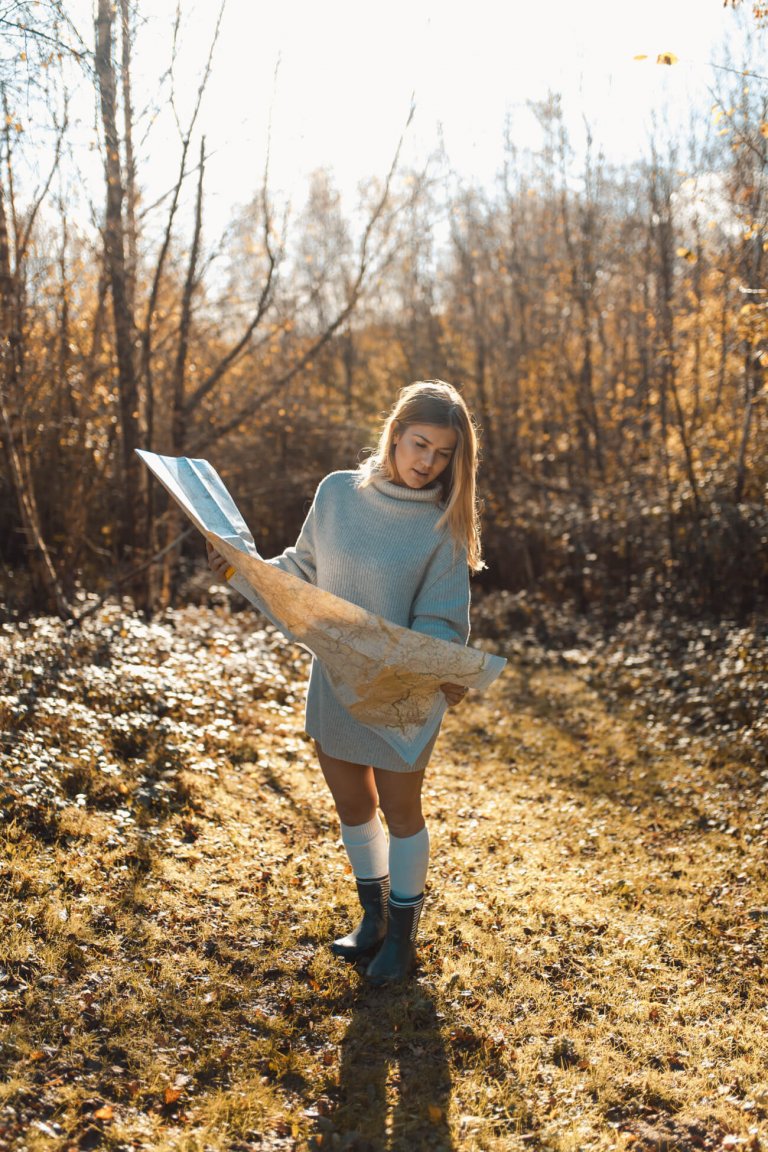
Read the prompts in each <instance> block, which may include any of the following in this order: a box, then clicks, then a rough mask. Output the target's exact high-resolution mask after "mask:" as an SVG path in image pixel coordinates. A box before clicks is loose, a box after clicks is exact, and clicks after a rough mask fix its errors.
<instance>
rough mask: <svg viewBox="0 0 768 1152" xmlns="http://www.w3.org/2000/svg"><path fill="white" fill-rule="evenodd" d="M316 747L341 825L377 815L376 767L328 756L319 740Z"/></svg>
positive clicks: (351, 823) (366, 819) (355, 822)
mask: <svg viewBox="0 0 768 1152" xmlns="http://www.w3.org/2000/svg"><path fill="white" fill-rule="evenodd" d="M315 750H316V752H317V758H318V760H319V761H320V767H321V768H322V770H323V776H324V777H325V782H326V784H327V785H328V787H329V788H330V790H331V795H332V796H333V801H334V804H335V805H336V811H337V812H338V814H339V819H340V820H341V822H342V824H349V825H353V826H354V825H357V824H367V823H368V821H369V820H372V819H373V817H374V816H375V815H376V808H377V805H378V800H379V797H378V794H377V791H376V780H375V778H374V775H373V769H372V768H371V767H367V766H366V765H364V764H353V763H351V762H350V761H349V760H337V759H336V757H335V756H328V755H327V754H326V753H325V752H323V750H322V748H321V747H320V745H319V744H318V743H317V741H315Z"/></svg>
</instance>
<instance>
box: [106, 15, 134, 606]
mask: <svg viewBox="0 0 768 1152" xmlns="http://www.w3.org/2000/svg"><path fill="white" fill-rule="evenodd" d="M113 23H114V9H113V7H112V3H111V0H99V5H98V15H97V19H96V53H95V66H96V76H97V79H98V88H99V96H100V100H101V119H102V125H103V128H104V147H105V152H106V158H105V175H106V181H107V203H106V211H105V219H104V254H105V259H106V267H107V275H108V278H109V284H110V289H111V294H112V315H113V320H114V325H115V348H116V356H117V384H118V393H119V406H120V431H121V440H122V475H123V507H122V522H121V544H122V551H123V555H124V556H125V558H126V559H129V560H130V561H131V563H132V564H135V563H136V562H137V561H139V560H140V559H141V554H142V551H143V547H142V543H143V542H142V540H141V529H142V526H143V525H144V523H145V520H144V517H143V514H142V512H143V503H144V498H145V492H146V483H145V479H144V475H143V473H144V469H142V467H141V462H140V460H139V458H138V456H137V455H136V449H137V448H140V447H141V446H142V443H143V437H142V422H141V396H140V391H139V384H138V376H137V372H136V364H135V358H134V320H133V315H132V312H131V305H130V282H129V269H128V264H127V260H126V226H125V220H124V214H123V208H124V197H125V193H124V188H123V179H122V172H121V166H120V138H119V135H118V131H117V84H116V75H115V64H114V59H113ZM145 583H146V581H145V580H143V579H142V580H141V583H140V584H137V585H136V586H135V587H133V588H132V592H133V594H134V596H135V597H136V598H137V599H138V601H139V602H140V603H141V604H142V606H143V603H144V600H145V598H146V597H145Z"/></svg>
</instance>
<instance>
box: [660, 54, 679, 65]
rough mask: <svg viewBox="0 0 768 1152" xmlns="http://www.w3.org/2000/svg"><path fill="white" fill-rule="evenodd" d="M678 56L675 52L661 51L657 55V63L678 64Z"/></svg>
mask: <svg viewBox="0 0 768 1152" xmlns="http://www.w3.org/2000/svg"><path fill="white" fill-rule="evenodd" d="M677 62H678V58H677V56H675V54H674V52H660V53H659V55H658V56H657V57H656V63H657V64H677Z"/></svg>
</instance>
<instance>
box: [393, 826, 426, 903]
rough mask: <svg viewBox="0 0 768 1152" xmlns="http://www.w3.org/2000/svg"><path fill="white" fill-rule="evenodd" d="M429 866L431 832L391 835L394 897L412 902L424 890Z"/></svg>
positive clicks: (423, 829)
mask: <svg viewBox="0 0 768 1152" xmlns="http://www.w3.org/2000/svg"><path fill="white" fill-rule="evenodd" d="M428 867H429V832H428V830H427V828H426V827H424V828H422V829H421V831H420V832H417V833H416V834H415V835H414V836H390V837H389V883H390V890H391V893H392V899H393V900H396V901H400V902H403V901H405V902H410V901H412V900H414V899H415V898H416V897H417V896H421V894H422V893H423V891H424V884H425V882H426V879H427V869H428Z"/></svg>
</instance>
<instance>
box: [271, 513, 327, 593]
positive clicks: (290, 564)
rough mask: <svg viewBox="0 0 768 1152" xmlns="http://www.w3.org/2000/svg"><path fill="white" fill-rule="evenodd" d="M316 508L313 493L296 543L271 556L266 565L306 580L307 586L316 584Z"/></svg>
mask: <svg viewBox="0 0 768 1152" xmlns="http://www.w3.org/2000/svg"><path fill="white" fill-rule="evenodd" d="M316 506H317V493H315V499H314V500H313V501H312V507H311V508H310V510H309V512H308V513H307V518H306V520H305V521H304V524H303V525H302V528H301V532H299V538H298V540H297V541H296V543H295V544H294V545H292V547H290V548H286V549H285V551H284V552H282V553H281V554H280V555H279V556H273V557H272V558H271V559H270V560H267V564H272V565H273V567H275V568H280V569H281V571H283V572H287V573H288V574H289V575H290V576H298V577H299V579H300V580H306V581H307V582H308V583H309V584H316V583H317V553H316V541H317V536H316V533H317V512H316Z"/></svg>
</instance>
